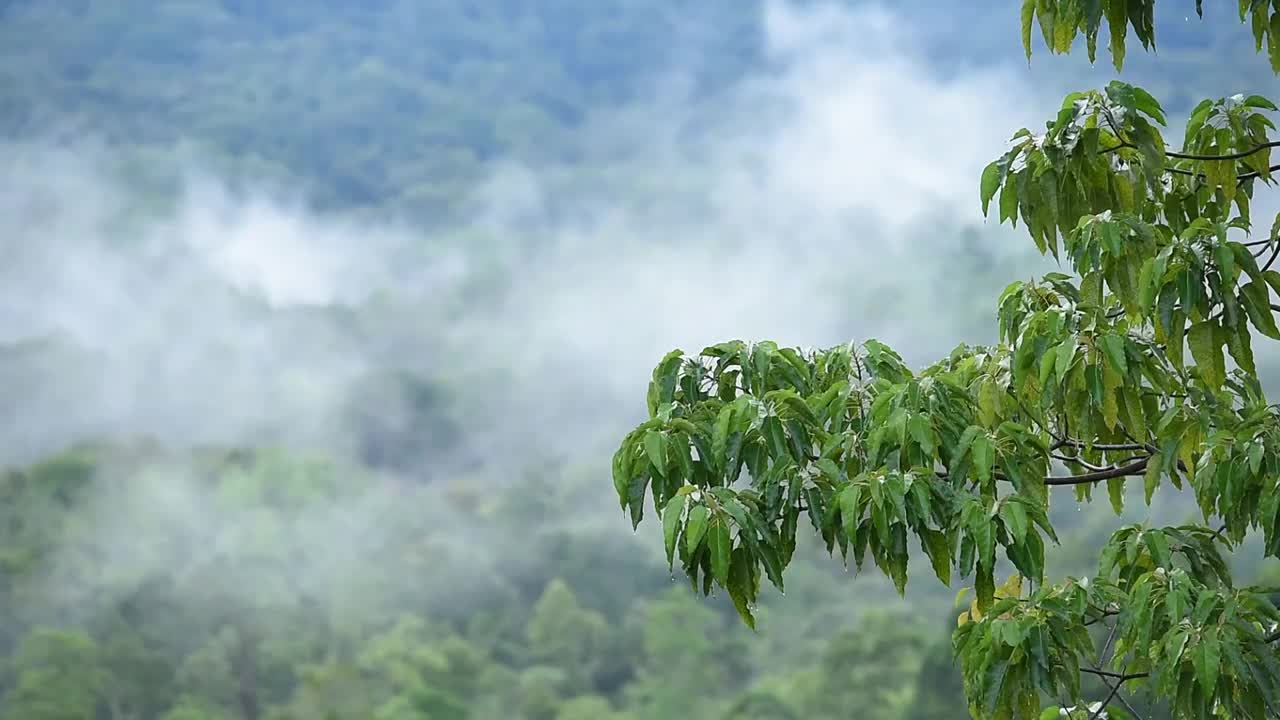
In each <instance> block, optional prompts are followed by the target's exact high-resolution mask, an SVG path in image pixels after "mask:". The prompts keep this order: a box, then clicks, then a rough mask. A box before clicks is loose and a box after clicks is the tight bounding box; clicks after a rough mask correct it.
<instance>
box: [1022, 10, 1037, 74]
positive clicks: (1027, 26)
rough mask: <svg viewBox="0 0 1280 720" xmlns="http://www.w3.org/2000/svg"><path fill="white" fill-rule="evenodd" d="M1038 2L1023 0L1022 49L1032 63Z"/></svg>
mask: <svg viewBox="0 0 1280 720" xmlns="http://www.w3.org/2000/svg"><path fill="white" fill-rule="evenodd" d="M1035 16H1036V0H1022V47H1023V49H1024V50H1025V51H1026V53H1027V61H1028V62H1030V61H1031V28H1032V26H1033V24H1034V22H1035Z"/></svg>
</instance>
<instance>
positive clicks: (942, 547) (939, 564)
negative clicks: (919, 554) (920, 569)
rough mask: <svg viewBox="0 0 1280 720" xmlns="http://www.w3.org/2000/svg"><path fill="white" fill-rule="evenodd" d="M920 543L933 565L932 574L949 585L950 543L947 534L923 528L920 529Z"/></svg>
mask: <svg viewBox="0 0 1280 720" xmlns="http://www.w3.org/2000/svg"><path fill="white" fill-rule="evenodd" d="M920 540H921V545H922V546H923V547H924V552H925V554H926V555H928V556H929V562H930V564H932V565H933V574H934V575H937V576H938V579H939V580H941V581H942V584H944V585H948V586H949V585H951V545H950V543H948V542H947V536H946V534H944V533H941V532H938V531H937V530H930V529H929V528H923V529H921V530H920Z"/></svg>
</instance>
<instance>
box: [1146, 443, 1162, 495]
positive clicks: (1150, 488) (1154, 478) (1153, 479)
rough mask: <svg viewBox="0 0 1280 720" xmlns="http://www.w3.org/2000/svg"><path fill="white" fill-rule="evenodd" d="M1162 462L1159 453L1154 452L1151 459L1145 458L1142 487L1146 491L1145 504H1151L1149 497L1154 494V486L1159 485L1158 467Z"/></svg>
mask: <svg viewBox="0 0 1280 720" xmlns="http://www.w3.org/2000/svg"><path fill="white" fill-rule="evenodd" d="M1163 464H1164V458H1163V457H1162V456H1161V454H1160V453H1155V454H1154V455H1152V456H1151V459H1149V460H1147V471H1146V473H1145V474H1144V475H1143V479H1142V482H1143V487H1144V489H1145V491H1146V497H1147V505H1151V497H1152V496H1153V495H1155V492H1156V488H1158V487H1160V468H1161V467H1162V466H1163Z"/></svg>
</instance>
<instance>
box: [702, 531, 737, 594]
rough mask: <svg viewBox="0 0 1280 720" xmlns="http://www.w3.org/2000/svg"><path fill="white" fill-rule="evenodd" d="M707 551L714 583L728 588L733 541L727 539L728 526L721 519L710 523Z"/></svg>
mask: <svg viewBox="0 0 1280 720" xmlns="http://www.w3.org/2000/svg"><path fill="white" fill-rule="evenodd" d="M707 549H708V550H710V551H711V573H712V575H714V576H715V579H716V582H718V583H720V584H721V585H722V586H724V587H726V588H727V587H728V586H729V560H730V559H731V556H732V553H733V540H732V539H731V538H730V537H729V524H728V521H726V520H725V519H724V518H723V517H716V518H715V519H714V520H712V522H711V530H710V531H709V532H708V533H707Z"/></svg>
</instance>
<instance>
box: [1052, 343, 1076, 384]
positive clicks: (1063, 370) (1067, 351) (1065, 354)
mask: <svg viewBox="0 0 1280 720" xmlns="http://www.w3.org/2000/svg"><path fill="white" fill-rule="evenodd" d="M1075 359H1076V339H1075V337H1070V338H1067V339H1066V340H1064V341H1063V342H1062V344H1061V345H1059V346H1058V360H1057V363H1058V365H1057V368H1056V369H1057V371H1058V380H1059V382H1062V381H1065V380H1066V378H1067V371H1069V370H1070V369H1071V363H1072V362H1073V361H1075Z"/></svg>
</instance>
